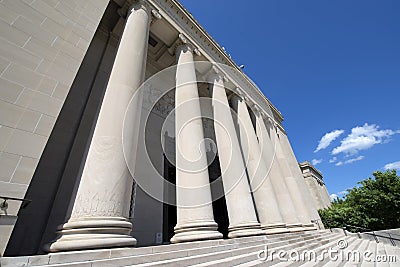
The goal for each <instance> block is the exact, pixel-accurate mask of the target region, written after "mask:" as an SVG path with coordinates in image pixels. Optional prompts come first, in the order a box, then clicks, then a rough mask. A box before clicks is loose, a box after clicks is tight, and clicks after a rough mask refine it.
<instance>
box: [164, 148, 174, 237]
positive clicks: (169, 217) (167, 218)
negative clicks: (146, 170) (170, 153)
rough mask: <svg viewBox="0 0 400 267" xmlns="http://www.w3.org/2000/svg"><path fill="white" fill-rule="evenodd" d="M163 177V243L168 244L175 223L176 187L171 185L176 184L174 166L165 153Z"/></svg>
mask: <svg viewBox="0 0 400 267" xmlns="http://www.w3.org/2000/svg"><path fill="white" fill-rule="evenodd" d="M164 179H165V180H164V199H165V200H167V203H165V202H164V204H163V243H164V244H169V241H170V239H171V238H172V237H173V236H174V227H175V225H176V205H175V203H176V189H175V187H174V186H171V184H173V185H175V184H176V168H175V166H174V165H173V164H172V163H171V162H170V161H169V160H168V158H167V157H166V156H165V155H164ZM169 203H170V204H169Z"/></svg>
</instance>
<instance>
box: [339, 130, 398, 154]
mask: <svg viewBox="0 0 400 267" xmlns="http://www.w3.org/2000/svg"><path fill="white" fill-rule="evenodd" d="M396 133H397V131H393V130H389V129H387V130H379V126H377V125H375V124H371V125H369V124H368V123H366V124H364V126H361V127H360V126H358V127H354V128H353V129H351V133H350V134H349V135H348V136H347V137H346V138H344V139H343V140H342V141H341V144H340V146H338V147H335V148H334V149H333V150H332V155H337V154H339V153H344V154H346V155H356V154H357V153H358V152H359V151H361V150H366V149H369V148H371V147H373V146H374V145H376V144H383V143H387V142H389V141H390V139H389V138H390V136H392V135H394V134H396Z"/></svg>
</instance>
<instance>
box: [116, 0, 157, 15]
mask: <svg viewBox="0 0 400 267" xmlns="http://www.w3.org/2000/svg"><path fill="white" fill-rule="evenodd" d="M138 9H143V10H145V11H147V13H148V14H149V15H153V14H152V13H153V10H157V9H156V8H155V7H154V6H153V5H152V4H150V3H149V2H147V1H145V0H130V1H126V2H125V4H124V5H123V6H122V7H121V8H119V9H118V10H117V12H118V14H119V15H120V16H121V17H122V18H126V17H127V16H129V14H130V13H132V11H134V10H138ZM157 12H158V10H157ZM160 16H161V15H160ZM160 18H161V17H160Z"/></svg>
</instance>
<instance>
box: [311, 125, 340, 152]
mask: <svg viewBox="0 0 400 267" xmlns="http://www.w3.org/2000/svg"><path fill="white" fill-rule="evenodd" d="M342 133H344V130H334V131H332V132H329V133H326V134H325V135H324V136H322V138H321V140H319V143H318V147H317V148H316V149H315V151H314V153H316V152H318V151H320V150H321V149H325V148H327V147H328V146H329V145H330V144H331V143H332V142H333V141H335V140H336V138H338V137H339V136H340V135H341V134H342Z"/></svg>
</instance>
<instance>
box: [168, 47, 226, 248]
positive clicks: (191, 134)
mask: <svg viewBox="0 0 400 267" xmlns="http://www.w3.org/2000/svg"><path fill="white" fill-rule="evenodd" d="M193 50H194V48H193V47H192V46H191V45H188V44H182V45H179V46H178V47H177V49H176V57H177V61H178V66H177V72H176V93H175V107H176V109H175V133H176V192H177V197H176V201H177V225H176V226H175V235H174V237H172V239H171V242H172V243H177V242H186V241H194V240H204V239H216V238H222V234H221V233H219V232H218V231H217V228H218V226H217V224H216V223H215V221H214V215H213V209H212V198H211V190H210V184H209V176H208V169H207V167H208V166H207V158H206V149H205V143H204V132H203V124H202V119H201V110H200V102H199V95H198V88H197V79H196V72H195V65H194V61H193Z"/></svg>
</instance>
